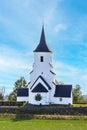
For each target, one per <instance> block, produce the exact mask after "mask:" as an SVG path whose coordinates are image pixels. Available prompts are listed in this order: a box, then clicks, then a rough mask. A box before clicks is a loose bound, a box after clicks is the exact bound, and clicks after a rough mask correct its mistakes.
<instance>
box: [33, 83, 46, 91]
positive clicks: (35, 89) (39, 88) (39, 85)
mask: <svg viewBox="0 0 87 130" xmlns="http://www.w3.org/2000/svg"><path fill="white" fill-rule="evenodd" d="M32 92H48V90H47V89H46V88H45V87H44V86H43V85H42V84H41V83H38V84H37V86H36V87H35V88H34V89H33V90H32Z"/></svg>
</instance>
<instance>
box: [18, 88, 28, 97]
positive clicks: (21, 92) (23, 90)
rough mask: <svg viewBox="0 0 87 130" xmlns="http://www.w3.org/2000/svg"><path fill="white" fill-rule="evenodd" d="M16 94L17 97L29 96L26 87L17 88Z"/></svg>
mask: <svg viewBox="0 0 87 130" xmlns="http://www.w3.org/2000/svg"><path fill="white" fill-rule="evenodd" d="M17 96H18V97H25V96H29V91H28V88H19V89H18V91H17Z"/></svg>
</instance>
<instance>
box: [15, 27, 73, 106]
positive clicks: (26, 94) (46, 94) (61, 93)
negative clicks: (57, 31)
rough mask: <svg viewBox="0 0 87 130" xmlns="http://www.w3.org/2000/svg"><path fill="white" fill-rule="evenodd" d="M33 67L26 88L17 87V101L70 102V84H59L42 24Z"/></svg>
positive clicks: (33, 102)
mask: <svg viewBox="0 0 87 130" xmlns="http://www.w3.org/2000/svg"><path fill="white" fill-rule="evenodd" d="M33 52H34V63H33V69H32V70H31V72H30V82H29V85H28V88H19V89H18V91H17V101H25V102H27V103H30V104H34V105H40V104H42V105H49V104H64V105H68V104H72V85H69V84H59V83H58V81H57V80H56V73H55V72H54V69H53V65H52V50H50V49H49V47H48V45H47V43H46V38H45V32H44V26H42V32H41V37H40V42H39V44H38V45H37V47H36V48H35V50H34V51H33Z"/></svg>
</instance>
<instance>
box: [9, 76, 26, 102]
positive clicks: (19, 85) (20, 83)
mask: <svg viewBox="0 0 87 130" xmlns="http://www.w3.org/2000/svg"><path fill="white" fill-rule="evenodd" d="M27 87H28V84H27V82H26V80H25V79H24V77H20V79H18V80H17V81H16V82H15V84H14V88H13V91H12V92H11V93H10V95H9V97H8V100H10V101H16V100H17V90H18V89H19V88H27Z"/></svg>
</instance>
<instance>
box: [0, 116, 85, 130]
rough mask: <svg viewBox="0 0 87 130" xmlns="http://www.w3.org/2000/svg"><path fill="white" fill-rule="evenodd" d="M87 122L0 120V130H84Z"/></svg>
mask: <svg viewBox="0 0 87 130" xmlns="http://www.w3.org/2000/svg"><path fill="white" fill-rule="evenodd" d="M86 129H87V120H85V121H84V120H35V119H32V120H17V119H7V118H5V119H3V118H0V130H86Z"/></svg>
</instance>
